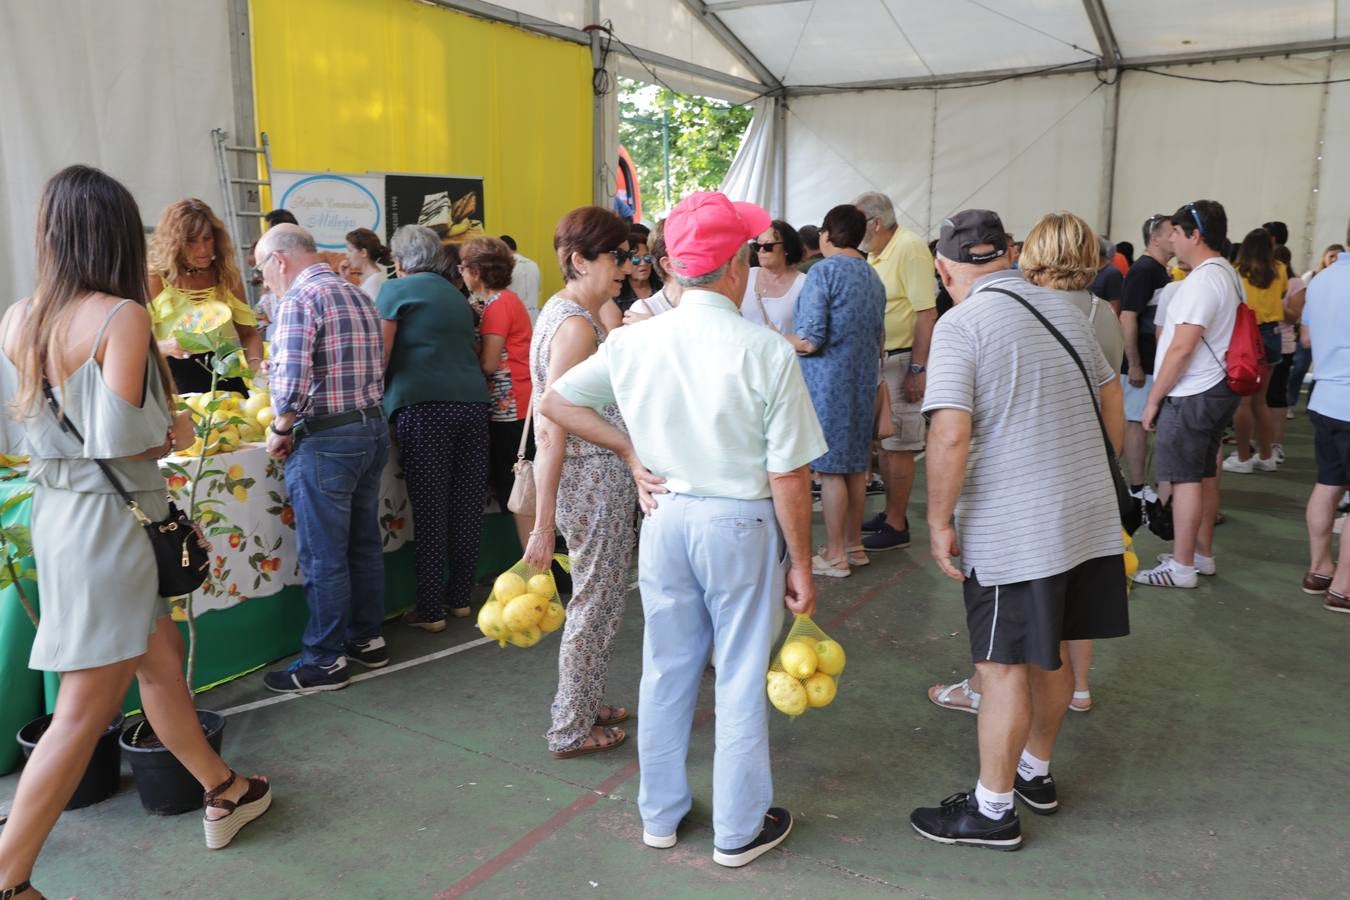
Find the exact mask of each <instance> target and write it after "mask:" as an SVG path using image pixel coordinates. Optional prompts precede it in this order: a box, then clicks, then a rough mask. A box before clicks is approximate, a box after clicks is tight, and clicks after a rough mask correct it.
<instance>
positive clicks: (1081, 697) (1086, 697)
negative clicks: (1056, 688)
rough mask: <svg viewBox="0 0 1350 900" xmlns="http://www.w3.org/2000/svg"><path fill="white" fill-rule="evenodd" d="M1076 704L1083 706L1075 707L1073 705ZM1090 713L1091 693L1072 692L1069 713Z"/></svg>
mask: <svg viewBox="0 0 1350 900" xmlns="http://www.w3.org/2000/svg"><path fill="white" fill-rule="evenodd" d="M1076 703H1081V704H1084V705H1082V706H1075V705H1074V704H1076ZM1091 711H1092V692H1091V691H1074V692H1073V699H1072V700H1070V701H1069V712H1076V713H1085V712H1091Z"/></svg>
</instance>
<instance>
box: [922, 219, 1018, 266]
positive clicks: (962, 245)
mask: <svg viewBox="0 0 1350 900" xmlns="http://www.w3.org/2000/svg"><path fill="white" fill-rule="evenodd" d="M981 245H988V246H990V247H992V248H993V249H992V250H983V251H981V252H979V253H972V252H971V249H970V248H971V247H979V246H981ZM937 252H938V253H939V254H941V255H942V256H944V257H946V258H947V259H950V260H951V261H952V262H962V263H975V264H977V265H978V264H981V263H987V262H992V261H993V260H996V259H998V258H999V257H1000V256H1003V255H1004V254H1005V253H1007V252H1008V234H1007V231H1006V230H1005V229H1004V228H1003V220H1002V219H1000V218H999V217H998V213H996V212H994V211H993V210H989V209H963V210H961V211H960V212H959V213H956V214H955V215H953V216H951V217H950V218H947V219H943V220H942V229H941V230H940V231H939V232H938V241H937Z"/></svg>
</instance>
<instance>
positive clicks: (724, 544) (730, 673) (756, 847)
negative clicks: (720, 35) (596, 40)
mask: <svg viewBox="0 0 1350 900" xmlns="http://www.w3.org/2000/svg"><path fill="white" fill-rule="evenodd" d="M769 222H770V217H769V214H768V213H766V212H765V211H764V210H762V209H760V208H759V207H757V206H754V205H753V204H749V203H732V202H731V201H730V200H728V199H727V198H726V197H725V196H724V195H722V194H720V193H696V194H691V195H690V196H689V197H686V198H685V199H684V200H683V201H681V202H680V204H679V205H678V206H676V207H675V209H674V210H672V211H671V213H670V217H669V218H668V219H667V220H666V226H665V238H666V247H667V250H668V253H669V256H670V260H671V267H672V269H673V270H674V273H675V278H676V280H677V281H679V283H680V285H681V287H682V288H683V294H682V295H681V298H680V305H679V307H677V308H676V309H675V310H674V311H673V312H669V313H667V314H665V315H662V316H657V317H654V318H652V319H648V320H646V321H644V322H640V323H638V324H636V325H631V326H628V327H626V328H623V329H620V330H618V331H616V332H613V333H612V334H611V335H610V337H609V338H608V339H607V340H606V341H605V342H604V343H603V344H601V345H600V349H599V350H598V351H597V352H596V354H595V355H594V356H592V357H591V358H590V359H587V360H586V361H584V362H582V363H580V364H579V365H577V366H576V367H575V368H573V369H571V370H570V371H568V372H567V374H566V375H564V376H563V377H562V378H560V379H558V381H556V382H555V383H554V384H553V386H552V387H551V388H550V389H549V391H548V393H547V394H545V395H544V397H543V399H542V400H541V402H540V411H541V412H543V414H544V415H546V416H548V417H549V418H550V419H552V420H553V421H555V422H557V423H558V424H559V425H561V426H562V427H564V428H566V429H567V430H568V431H570V432H573V433H574V434H577V435H579V436H581V437H582V438H584V439H585V440H587V441H590V442H591V443H594V444H598V445H600V446H602V447H608V448H609V449H611V450H613V451H614V452H616V453H618V454H620V455H621V456H622V457H623V458H624V459H626V460H628V462H629V464H630V465H631V467H632V469H633V473H634V477H635V478H636V480H637V483H638V492H639V496H640V500H641V502H642V506H643V510H644V512H645V513H646V516H645V518H644V519H643V523H642V542H641V547H640V552H639V559H638V577H639V585H640V587H641V592H642V609H643V613H644V616H645V631H644V634H643V642H644V643H643V655H642V687H641V691H640V695H639V704H640V708H641V715H640V717H639V719H638V759H639V762H640V764H641V767H642V783H641V788H640V791H639V794H638V809H639V811H640V812H641V814H642V824H643V835H642V839H643V842H644V843H646V845H647V846H649V847H657V848H667V847H673V846H675V842H676V828H677V827H678V825H679V824H680V820H681V819H682V818H683V817H684V815H685V814H686V813H687V812H688V811H689V807H690V803H691V799H692V795H691V793H690V789H689V778H688V774H687V772H686V770H685V758H686V756H687V755H688V750H689V737H690V729H691V727H692V723H693V717H694V706H695V704H696V702H697V700H698V688H699V682H700V681H701V680H702V677H703V673H704V670H705V669H706V666H707V662H708V652H709V648H710V647H711V650H712V655H713V663H714V665H715V667H716V673H717V676H716V677H717V694H716V696H717V700H716V704H717V708H716V713H717V731H716V754H715V756H714V760H713V845H714V846H713V859H714V861H716V862H717V863H719V864H721V865H724V866H732V867H735V866H743V865H745V864H746V863H748V862H750V861H752V860H754V859H756V858H757V857H759V856H760V855H762V854H764V853H765V852H767V851H769V850H771V849H773V848H774V847H776V846H778V844H780V843H782V841H783V839H784V838H786V837H787V834H788V832H789V831H790V830H791V828H792V815H791V814H790V813H789V812H788V811H787V810H786V809H782V808H779V807H774V806H772V805H771V804H772V801H773V779H772V775H771V773H770V769H769V733H768V732H769V728H768V707H767V702H766V697H765V690H764V673H765V672H766V671H768V668H769V657H770V654H771V652H772V647H773V643H774V641H775V639H776V638H777V636H778V634H779V633H780V631H781V629H782V622H783V607H784V605H786V606H787V608H788V609H790V610H791V611H793V612H794V613H804V614H807V615H809V614H810V613H811V612H812V611H813V610H814V609H815V588H814V587H813V586H812V581H811V493H810V489H811V483H810V475H809V473H808V471H807V463H809V462H810V461H811V460H813V459H815V458H816V457H817V456H819V455H821V454H822V453H824V452H825V450H826V444H825V438H824V435H823V433H822V432H821V429H820V423H819V422H818V421H817V420H816V414H815V410H814V408H813V407H812V405H811V397H810V395H809V394H808V393H807V391H806V384H805V382H804V381H803V380H802V375H801V370H800V368H799V367H798V365H797V355H796V353H795V352H794V351H793V349H792V347H791V345H789V344H788V343H787V341H784V340H783V339H782V338H781V337H780V336H779V335H777V334H775V333H774V332H773V331H771V330H769V329H767V328H760V327H759V326H757V325H754V324H753V323H751V322H748V321H746V320H745V319H743V318H741V315H740V310H739V306H740V302H741V297H742V296H744V293H745V284H746V280H747V273H748V271H749V266H748V257H749V252H748V250H747V242H748V241H751V240H753V239H754V238H755V237H756V236H757V235H759V234H760V233H761V232H762V231H764V229H766V228H768V227H769ZM608 403H617V404H618V406H619V410H620V411H621V412H622V413H623V417H624V421H625V422H626V423H627V425H628V434H627V435H625V434H624V433H623V432H622V431H620V430H619V429H617V428H614V427H613V426H612V425H610V424H609V423H608V422H606V421H605V420H604V419H602V418H601V417H600V416H599V415H598V414H597V413H596V410H597V409H600V408H603V407H604V406H605V405H606V404H608ZM654 494H659V495H660V496H659V498H658V497H654V496H653V495H654Z"/></svg>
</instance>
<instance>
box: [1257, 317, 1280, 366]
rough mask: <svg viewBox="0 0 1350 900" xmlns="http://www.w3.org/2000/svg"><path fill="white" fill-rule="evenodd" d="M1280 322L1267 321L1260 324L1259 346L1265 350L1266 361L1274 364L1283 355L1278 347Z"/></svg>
mask: <svg viewBox="0 0 1350 900" xmlns="http://www.w3.org/2000/svg"><path fill="white" fill-rule="evenodd" d="M1280 344H1281V341H1280V323H1279V322H1267V323H1265V324H1264V325H1262V326H1261V346H1262V347H1264V348H1265V350H1266V362H1267V363H1269V364H1270V365H1272V366H1273V365H1275V364H1276V363H1278V362H1279V361H1280V358H1281V357H1282V356H1284V354H1283V352H1281V347H1280Z"/></svg>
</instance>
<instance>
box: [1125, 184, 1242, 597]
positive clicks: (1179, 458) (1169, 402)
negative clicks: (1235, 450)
mask: <svg viewBox="0 0 1350 900" xmlns="http://www.w3.org/2000/svg"><path fill="white" fill-rule="evenodd" d="M1172 226H1173V227H1172V252H1173V253H1174V254H1175V255H1176V257H1177V259H1179V260H1181V261H1182V262H1184V263H1186V264H1187V265H1190V266H1191V267H1192V268H1191V274H1189V275H1187V276H1186V280H1185V281H1183V282H1181V285H1180V286H1179V287H1178V288H1177V291H1176V294H1175V296H1173V297H1172V299H1171V301H1170V302H1169V303H1168V304H1167V318H1166V321H1165V322H1164V323H1163V330H1162V336H1161V337H1160V338H1159V340H1158V351H1157V354H1156V356H1157V369H1156V371H1155V372H1154V374H1153V387H1152V388H1151V389H1150V391H1149V395H1148V403H1147V404H1145V406H1144V420H1143V421H1144V429H1145V430H1147V431H1155V430H1156V431H1157V438H1156V439H1155V440H1154V442H1153V457H1154V464H1155V466H1156V467H1157V470H1158V480H1159V481H1170V482H1171V483H1172V522H1173V526H1174V531H1175V533H1174V535H1173V543H1172V552H1171V553H1170V554H1164V555H1163V556H1162V557H1160V558H1159V565H1157V566H1155V567H1153V568H1151V569H1141V570H1140V571H1138V572H1136V573H1135V574H1134V580H1135V581H1136V582H1138V583H1139V584H1147V585H1151V586H1153V587H1172V588H1193V587H1195V586H1196V585H1197V584H1198V583H1199V580H1198V578H1197V577H1196V576H1197V575H1213V574H1214V573H1215V572H1216V571H1217V568H1216V566H1215V562H1214V523H1215V519H1216V517H1217V516H1218V513H1219V479H1218V462H1217V459H1218V453H1219V444H1220V441H1221V440H1222V439H1223V432H1224V429H1225V428H1227V427H1228V425H1229V423H1230V422H1232V421H1233V413H1234V412H1235V411H1236V410H1237V406H1238V396H1237V394H1234V393H1233V392H1232V391H1231V390H1229V388H1228V371H1227V368H1226V367H1225V363H1224V360H1225V359H1226V358H1227V355H1228V343H1229V341H1230V340H1231V339H1232V337H1233V325H1234V323H1235V322H1236V321H1237V310H1238V306H1240V305H1241V304H1242V281H1241V279H1240V278H1238V274H1237V272H1236V271H1234V269H1233V267H1232V265H1230V264H1229V262H1228V260H1226V259H1224V258H1223V256H1222V255H1221V254H1220V253H1219V251H1218V250H1217V249H1216V248H1218V247H1222V246H1224V242H1225V241H1226V240H1227V237H1228V216H1227V214H1226V213H1225V212H1224V209H1223V206H1222V205H1221V204H1219V203H1216V202H1215V201H1213V200H1197V201H1195V202H1194V203H1187V204H1186V205H1185V206H1183V207H1182V208H1181V209H1179V210H1177V211H1176V213H1175V214H1174V215H1173V216H1172Z"/></svg>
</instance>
